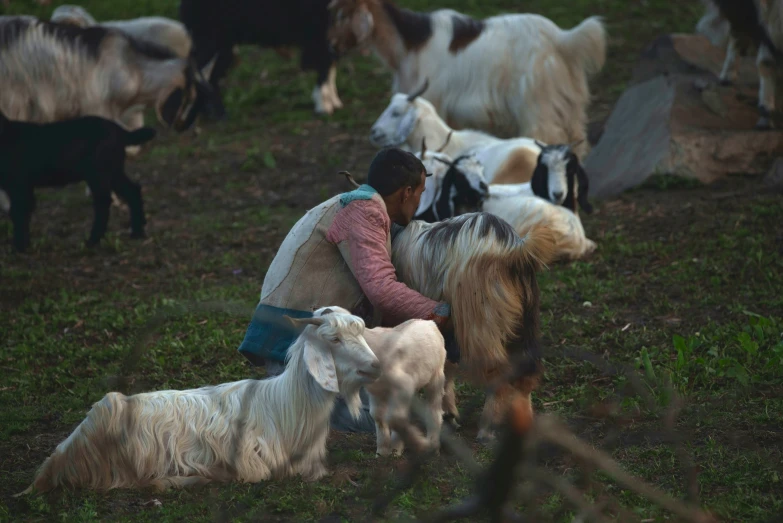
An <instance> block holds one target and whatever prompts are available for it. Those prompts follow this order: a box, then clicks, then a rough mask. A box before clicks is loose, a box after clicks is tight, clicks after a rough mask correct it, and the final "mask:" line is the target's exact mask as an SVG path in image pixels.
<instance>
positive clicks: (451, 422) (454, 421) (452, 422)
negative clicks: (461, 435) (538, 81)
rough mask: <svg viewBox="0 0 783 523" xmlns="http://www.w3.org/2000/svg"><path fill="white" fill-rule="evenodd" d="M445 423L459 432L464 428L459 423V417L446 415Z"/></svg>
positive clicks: (444, 416)
mask: <svg viewBox="0 0 783 523" xmlns="http://www.w3.org/2000/svg"><path fill="white" fill-rule="evenodd" d="M443 422H444V423H448V424H449V425H450V426H451V428H452V429H454V430H457V429H459V428H460V427H461V426H462V425H460V424H459V423H458V422H457V417H456V416H455V415H454V414H444V415H443Z"/></svg>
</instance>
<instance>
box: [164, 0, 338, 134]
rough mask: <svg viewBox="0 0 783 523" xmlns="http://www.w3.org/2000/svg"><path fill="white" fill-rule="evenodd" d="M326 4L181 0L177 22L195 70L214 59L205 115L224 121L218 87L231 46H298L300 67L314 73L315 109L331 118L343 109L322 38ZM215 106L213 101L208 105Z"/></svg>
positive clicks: (319, 0) (316, 0) (325, 0)
mask: <svg viewBox="0 0 783 523" xmlns="http://www.w3.org/2000/svg"><path fill="white" fill-rule="evenodd" d="M329 2H330V0H292V1H288V2H280V1H277V0H181V2H180V5H179V17H180V21H181V22H182V23H183V24H184V25H185V27H187V29H188V32H189V33H190V36H191V38H192V39H193V51H192V53H193V56H194V58H195V60H196V64H197V65H198V68H199V69H201V68H204V66H205V65H206V64H207V63H209V62H210V61H211V60H212V59H213V58H215V57H216V58H217V59H216V61H215V64H214V67H213V69H212V71H211V73H210V75H209V76H210V77H209V78H208V80H209V82H210V84H211V85H212V87H213V89H214V90H215V93H216V98H217V101H216V102H215V103H214V104H211V105H209V106H207V107H205V116H208V117H211V118H213V119H223V118H225V116H226V111H225V107H224V105H223V102H222V97H221V95H220V89H219V86H218V84H219V82H220V80H221V79H222V78H223V77H224V76H225V74H226V73H227V72H228V70H229V69H230V68H231V67H232V65H233V64H234V52H233V49H234V46H235V45H242V44H256V45H258V46H261V47H272V48H277V49H279V48H281V47H286V46H293V47H298V48H299V49H300V50H301V60H300V66H301V68H302V69H303V70H315V71H316V73H317V81H316V87H315V89H314V90H313V100H314V102H315V110H316V112H318V113H327V114H331V113H332V112H333V110H334V109H339V108H341V107H342V102H341V101H340V99H339V97H338V96H337V88H336V86H335V74H336V67H335V61H336V56H335V55H334V53H333V51H332V48H331V45H330V44H329V41H328V39H327V31H328V28H329V24H330V14H329V11H328V9H327V5H328V4H329ZM213 101H214V100H213Z"/></svg>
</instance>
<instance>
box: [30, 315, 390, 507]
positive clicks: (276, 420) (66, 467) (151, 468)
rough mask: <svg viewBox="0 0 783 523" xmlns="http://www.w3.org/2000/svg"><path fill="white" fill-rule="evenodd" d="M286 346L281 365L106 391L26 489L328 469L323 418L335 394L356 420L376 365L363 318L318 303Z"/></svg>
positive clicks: (312, 473)
mask: <svg viewBox="0 0 783 523" xmlns="http://www.w3.org/2000/svg"><path fill="white" fill-rule="evenodd" d="M289 320H290V321H291V322H292V323H293V324H294V325H295V326H299V327H300V328H301V327H304V330H303V331H302V333H301V334H300V335H299V336H298V337H297V339H296V340H295V341H294V343H293V344H292V345H291V346H290V347H289V349H288V354H287V356H286V359H287V363H286V368H285V371H284V372H283V373H282V374H280V375H278V376H275V377H272V378H268V379H264V380H255V379H246V380H241V381H235V382H231V383H223V384H221V385H216V386H207V387H201V388H198V389H190V390H181V391H180V390H162V391H157V392H147V393H143V394H135V395H132V396H125V395H123V394H120V393H118V392H110V393H108V394H106V395H105V396H104V397H103V399H102V400H100V401H99V402H97V403H95V404H94V405H93V407H92V409H91V410H90V412H89V413H88V414H87V417H86V419H85V420H84V421H82V423H81V424H80V425H79V426H78V427H76V429H75V430H74V431H73V432H72V433H71V435H70V436H68V438H67V439H65V440H64V441H63V442H62V443H60V444H59V445H58V446H57V448H56V449H55V451H54V453H53V454H52V455H51V456H50V457H48V458H47V459H46V461H45V462H44V463H43V465H42V466H41V468H40V469H39V471H38V473H37V474H36V477H35V480H34V481H33V483H32V484H31V485H30V487H29V488H28V489H26V490H25V491H24V492H22V493H20V494H17V495H22V494H27V493H29V492H32V491H33V489H35V490H36V491H39V492H42V491H47V490H51V489H54V488H57V487H60V486H70V487H87V488H91V489H96V490H107V489H113V488H140V487H145V486H148V485H150V486H156V487H158V488H161V489H165V488H166V487H167V486H174V487H184V486H188V485H191V484H203V483H208V482H210V481H232V480H238V481H244V482H258V481H262V480H265V479H269V478H272V477H286V476H292V475H295V474H301V475H302V477H303V478H305V479H306V480H317V479H319V478H321V477H323V476H324V475H326V474H327V470H326V467H325V463H324V462H325V457H326V438H327V435H328V431H329V419H330V414H331V411H332V408H333V407H334V402H335V399H336V397H337V394H338V393H340V394H341V395H342V396H343V397H344V398H345V401H346V403H347V405H348V407H349V410H350V412H351V414H352V415H353V416H354V417H355V418H358V416H359V413H360V410H359V409H360V406H361V399H360V397H359V390H360V389H361V387H362V386H366V385H369V384H370V383H372V382H373V381H375V380H376V379H377V378H378V377H379V375H380V372H381V369H380V364H379V362H378V358H377V357H376V356H375V354H374V353H373V351H372V350H371V349H370V347H369V346H368V344H367V342H366V340H365V338H364V336H363V333H364V332H365V324H364V321H363V320H362V319H361V318H359V317H357V316H354V315H351V314H347V313H345V312H343V311H342V310H337V308H331V309H330V308H329V307H323V308H320V309H318V310H316V311H315V312H314V317H312V318H302V319H290V318H289Z"/></svg>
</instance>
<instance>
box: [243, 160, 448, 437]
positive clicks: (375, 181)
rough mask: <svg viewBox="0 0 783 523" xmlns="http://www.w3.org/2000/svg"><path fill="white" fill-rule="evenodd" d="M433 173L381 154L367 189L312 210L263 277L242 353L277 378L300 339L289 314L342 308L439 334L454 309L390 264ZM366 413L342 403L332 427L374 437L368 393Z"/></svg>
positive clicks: (372, 320) (373, 320) (373, 322)
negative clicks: (418, 324)
mask: <svg viewBox="0 0 783 523" xmlns="http://www.w3.org/2000/svg"><path fill="white" fill-rule="evenodd" d="M426 176H429V174H427V172H426V170H425V168H424V164H422V162H421V161H420V160H419V159H418V158H416V156H414V155H413V154H411V153H409V152H406V151H403V150H401V149H398V148H396V147H392V148H387V149H383V150H381V151H380V152H379V153H378V154H377V155H376V156H375V158H374V159H373V161H372V163H371V164H370V168H369V172H368V174H367V183H366V184H364V185H361V186H360V187H359V188H357V189H356V190H354V191H351V192H347V193H343V194H338V195H336V196H334V197H332V198H330V199H328V200H326V201H325V202H323V203H322V204H320V205H318V206H316V207H314V208H312V209H310V210H309V211H307V213H306V214H305V215H304V216H303V217H302V218H301V219H300V220H299V221H298V222H297V223H296V224H295V225H294V226H293V228H292V229H291V231H290V232H289V233H288V235H287V236H286V238H285V240H283V243H282V244H281V245H280V248H279V250H278V252H277V254H276V255H275V258H274V260H272V264H271V265H270V266H269V270H268V271H267V273H266V277H265V278H264V284H263V286H262V288H261V299H260V301H259V304H258V306H257V308H256V312H255V315H254V317H253V319H252V320H251V322H250V325H249V326H248V329H247V332H246V334H245V339H244V341H243V342H242V344H241V345H240V346H239V351H240V352H241V353H242V354H243V355H244V356H245V357H246V358H248V360H250V362H251V363H253V364H255V365H266V368H267V373H268V374H270V375H276V374H279V373H280V372H282V370H283V368H284V361H285V354H286V350H287V348H288V346H289V345H290V344H291V343H292V342H293V340H294V339H295V338H296V336H298V334H299V332H292V331H291V330H290V328H289V327H286V326H284V325H285V324H284V322H278V321H276V320H277V319H279V318H281V317H282V316H283V315H288V316H291V317H294V318H306V317H312V315H313V311H314V310H316V309H318V308H320V307H324V306H328V305H338V306H340V307H344V308H345V309H348V310H349V311H351V312H352V313H353V314H356V315H358V316H360V317H362V318H363V319H364V320H365V322H366V323H367V326H368V327H369V328H372V327H376V326H379V325H382V326H394V325H398V324H400V323H402V322H404V321H407V320H409V319H414V318H416V319H426V320H433V321H434V322H435V323H436V324H437V325H438V327H439V328H440V329H441V331H443V330H444V327H446V325H447V324H448V321H449V316H450V307H449V305H448V304H447V303H439V302H436V301H434V300H431V299H429V298H427V297H425V296H423V295H421V294H419V293H418V292H416V291H414V290H413V289H411V288H409V287H408V286H406V285H405V284H404V283H402V282H400V281H398V280H397V275H396V272H395V269H394V266H393V265H392V263H391V238H392V236H391V235H392V232H391V229H392V223H395V224H397V225H399V226H402V227H405V226H407V225H408V224H409V223H410V222H411V220H412V219H413V216H414V215H415V213H416V209H417V208H418V206H419V200H420V198H421V194H422V192H424V180H425V177H426ZM451 332H453V330H452V329H447V332H446V333H444V334H445V335H446V347H447V357H448V359H449V361H452V362H454V363H456V362H457V361H458V360H459V351H458V349H457V348H456V344H455V343H454V338H453V335H451V334H450V333H451ZM362 404H363V405H362V406H363V410H362V415H361V417H360V418H359V420H358V421H357V420H353V419H352V417H351V416H350V414H349V413H348V410H347V408H346V405H345V403H344V402H343V401H342V400H341V399H340V400H339V401H338V403H337V405H336V406H335V409H334V411H333V414H332V419H331V424H332V428H334V429H336V430H344V431H351V432H370V433H374V432H375V422H374V421H373V419H372V417H371V416H370V414H369V406H368V399H367V395H366V392H365V391H364V390H362Z"/></svg>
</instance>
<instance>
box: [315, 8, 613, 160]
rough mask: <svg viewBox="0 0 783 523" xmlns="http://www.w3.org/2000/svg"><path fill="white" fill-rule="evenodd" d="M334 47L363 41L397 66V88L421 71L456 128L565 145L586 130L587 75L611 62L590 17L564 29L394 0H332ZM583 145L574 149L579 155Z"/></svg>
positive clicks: (535, 20) (514, 16)
mask: <svg viewBox="0 0 783 523" xmlns="http://www.w3.org/2000/svg"><path fill="white" fill-rule="evenodd" d="M330 8H331V9H332V12H333V14H334V18H335V23H334V24H333V26H332V28H331V31H330V39H331V42H332V45H333V46H334V48H335V49H336V51H337V52H338V53H343V52H345V51H347V50H349V49H351V48H355V47H359V46H367V47H369V48H371V49H372V50H373V51H374V52H375V54H376V55H377V56H378V57H379V58H380V59H381V60H382V62H383V63H384V64H385V65H386V66H387V67H388V68H389V69H390V70H391V71H392V72H393V73H394V80H393V85H392V90H393V91H394V92H398V91H402V92H410V91H412V90H413V89H415V88H416V87H417V86H418V85H420V84H421V83H422V81H423V80H424V78H429V79H430V80H431V81H432V86H431V92H430V94H429V96H428V98H429V99H430V100H431V101H432V102H433V104H434V105H435V107H436V108H437V111H438V113H439V114H440V115H441V116H442V117H443V118H444V120H446V121H448V122H449V123H450V124H451V125H453V126H455V127H457V128H474V129H481V130H485V131H487V132H490V133H492V134H494V135H495V136H499V137H503V138H510V137H514V136H530V137H533V138H537V139H539V140H542V141H544V142H547V143H569V142H578V141H581V140H583V139H584V138H585V137H586V135H587V132H586V125H587V107H588V105H589V102H590V90H589V85H588V83H589V79H590V78H591V77H592V76H593V75H594V74H597V73H598V72H599V71H600V70H601V69H602V68H603V65H604V62H605V60H606V32H605V28H604V26H603V22H602V20H601V18H600V17H597V16H591V17H589V18H586V19H584V20H583V21H582V22H581V23H580V24H579V25H577V26H575V27H573V28H571V29H568V30H564V29H562V28H560V27H558V26H557V24H555V23H554V22H552V20H550V19H548V18H546V17H544V16H541V15H538V14H532V13H504V14H499V15H497V16H491V17H488V18H484V19H473V18H470V17H469V16H467V15H465V14H463V13H460V12H457V11H455V10H453V9H436V10H434V11H431V12H429V13H424V12H415V11H411V10H409V9H404V8H400V7H398V6H396V5H395V4H394V3H393V2H391V1H389V0H333V2H332V3H331V4H330ZM586 154H587V143H583V144H582V146H581V147H580V148H579V150H577V155H578V156H579V157H580V159H583V158H584V156H585V155H586Z"/></svg>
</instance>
